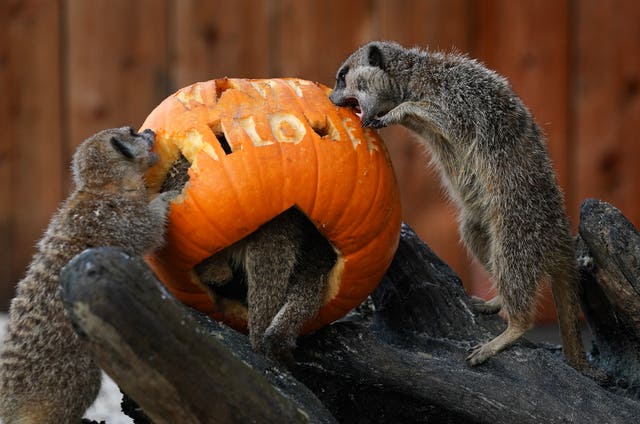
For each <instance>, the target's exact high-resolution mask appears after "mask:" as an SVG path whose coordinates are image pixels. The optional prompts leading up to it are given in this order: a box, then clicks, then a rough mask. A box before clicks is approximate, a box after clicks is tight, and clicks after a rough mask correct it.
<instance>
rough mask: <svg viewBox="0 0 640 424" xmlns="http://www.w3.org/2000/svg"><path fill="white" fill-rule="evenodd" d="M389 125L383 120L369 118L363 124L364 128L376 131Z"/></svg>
mask: <svg viewBox="0 0 640 424" xmlns="http://www.w3.org/2000/svg"><path fill="white" fill-rule="evenodd" d="M386 126H387V124H386V122H385V121H384V117H383V118H369V119H366V120H364V121H363V122H362V128H366V127H370V128H374V129H380V128H384V127H386Z"/></svg>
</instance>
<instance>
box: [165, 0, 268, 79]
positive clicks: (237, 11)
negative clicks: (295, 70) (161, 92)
mask: <svg viewBox="0 0 640 424" xmlns="http://www.w3.org/2000/svg"><path fill="white" fill-rule="evenodd" d="M170 1H171V16H170V27H171V40H170V49H171V73H172V76H173V81H174V87H173V88H174V89H177V88H181V87H183V86H186V85H189V84H192V83H194V82H197V81H207V80H210V79H214V78H222V77H225V76H227V77H233V78H269V77H271V76H275V75H271V74H270V67H269V63H270V62H269V59H270V55H271V49H272V45H271V39H270V31H272V30H273V29H272V28H271V24H272V18H271V10H272V9H273V5H272V3H273V2H255V1H251V0H238V1H225V0H213V1H212V0H170Z"/></svg>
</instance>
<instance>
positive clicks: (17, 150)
mask: <svg viewBox="0 0 640 424" xmlns="http://www.w3.org/2000/svg"><path fill="white" fill-rule="evenodd" d="M60 31H61V28H60V4H59V2H57V1H44V0H40V1H38V0H24V1H4V2H1V3H0V40H1V41H0V46H1V47H0V88H1V90H2V91H1V94H0V105H1V106H0V114H2V117H1V118H0V180H1V181H2V183H1V184H2V188H1V189H0V231H2V234H1V235H0V239H1V241H0V278H1V280H0V308H3V307H5V306H6V305H7V304H8V300H9V297H10V295H11V294H12V293H13V288H14V286H15V284H16V283H17V282H18V280H19V279H20V278H21V277H22V276H23V275H24V272H25V268H26V265H27V264H28V262H29V261H30V260H31V256H32V254H33V252H34V244H35V242H36V241H37V240H38V239H39V238H40V237H41V235H42V232H43V230H44V228H45V227H46V225H47V223H48V220H49V217H50V216H51V214H52V213H53V212H54V211H55V209H56V207H57V205H58V202H59V200H60V196H61V174H62V172H65V171H66V170H63V169H62V168H61V160H60V157H61V129H60V103H61V97H60V47H59V40H60Z"/></svg>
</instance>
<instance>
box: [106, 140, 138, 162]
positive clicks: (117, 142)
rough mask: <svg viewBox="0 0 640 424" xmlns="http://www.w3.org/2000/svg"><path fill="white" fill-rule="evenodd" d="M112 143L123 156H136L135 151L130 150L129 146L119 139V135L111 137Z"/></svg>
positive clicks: (129, 157) (131, 157)
mask: <svg viewBox="0 0 640 424" xmlns="http://www.w3.org/2000/svg"><path fill="white" fill-rule="evenodd" d="M111 145H112V146H113V148H114V149H116V150H117V151H118V152H120V153H121V154H122V156H124V157H126V158H128V159H133V158H134V155H133V152H131V150H129V148H128V147H127V146H125V145H124V144H123V143H122V142H121V141H120V140H118V138H117V137H111Z"/></svg>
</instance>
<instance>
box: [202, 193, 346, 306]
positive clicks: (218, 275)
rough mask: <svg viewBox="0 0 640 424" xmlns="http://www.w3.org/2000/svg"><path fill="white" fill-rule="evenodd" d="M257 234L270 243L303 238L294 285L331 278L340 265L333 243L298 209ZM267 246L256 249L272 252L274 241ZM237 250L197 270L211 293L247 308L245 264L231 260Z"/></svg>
mask: <svg viewBox="0 0 640 424" xmlns="http://www.w3.org/2000/svg"><path fill="white" fill-rule="evenodd" d="M256 231H262V234H261V235H260V237H259V238H260V239H264V238H265V236H267V237H266V238H268V239H271V237H283V236H284V234H295V235H296V236H295V237H299V238H300V240H299V243H300V245H299V251H298V252H299V254H300V260H299V261H298V262H297V263H296V265H295V266H294V269H293V274H292V275H291V277H290V281H292V282H296V281H311V280H312V279H314V278H317V276H319V275H322V274H324V275H325V276H326V278H329V274H330V272H331V270H332V269H333V267H334V266H335V265H336V262H337V259H338V256H337V254H336V251H335V250H334V248H333V246H332V245H331V243H330V242H329V241H328V240H327V239H326V237H324V236H323V235H322V233H320V231H319V230H318V228H316V226H315V225H314V224H313V223H312V222H311V220H309V218H308V217H307V216H306V215H305V214H304V212H302V211H301V210H300V209H298V208H297V207H296V206H293V207H291V208H289V209H287V210H285V211H284V212H282V213H281V214H279V215H278V216H276V217H275V218H273V219H272V220H271V221H268V222H267V223H265V224H263V225H262V226H261V227H260V228H259V229H258V230H256ZM274 232H275V233H274ZM287 237H293V236H287ZM259 243H263V242H259ZM266 243H267V245H261V244H258V245H253V247H252V249H256V248H257V249H260V250H264V249H267V248H268V249H271V248H272V241H268V242H266ZM234 249H236V247H234V246H231V247H228V248H227V249H225V250H223V251H221V252H218V253H216V254H215V255H212V256H209V257H208V258H206V259H204V260H203V261H202V262H200V263H199V264H198V265H196V266H195V267H194V270H195V272H196V274H197V275H198V278H199V280H200V283H201V284H202V285H204V286H206V288H207V289H208V290H209V291H210V292H213V293H214V294H215V295H216V296H219V297H222V298H224V299H226V300H236V301H239V302H240V303H241V304H243V305H244V306H245V307H246V306H247V294H248V285H247V279H246V274H245V271H244V267H243V266H242V264H239V263H236V261H234V260H233V259H231V258H232V257H235V255H234V252H235V254H237V251H235V250H234ZM240 249H243V247H240ZM314 281H315V280H314ZM327 284H328V283H327Z"/></svg>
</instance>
